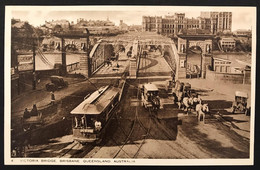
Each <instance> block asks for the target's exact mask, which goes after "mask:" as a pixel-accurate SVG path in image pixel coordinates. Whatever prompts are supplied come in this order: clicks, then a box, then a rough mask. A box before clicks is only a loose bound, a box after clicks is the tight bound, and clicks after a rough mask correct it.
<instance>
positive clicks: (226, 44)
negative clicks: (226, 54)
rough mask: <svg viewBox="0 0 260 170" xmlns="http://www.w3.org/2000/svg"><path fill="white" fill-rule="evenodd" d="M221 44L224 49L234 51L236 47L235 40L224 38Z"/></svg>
mask: <svg viewBox="0 0 260 170" xmlns="http://www.w3.org/2000/svg"><path fill="white" fill-rule="evenodd" d="M219 42H220V45H221V47H222V48H223V49H233V48H235V47H236V41H235V40H234V39H233V38H222V39H221V40H220V41H219Z"/></svg>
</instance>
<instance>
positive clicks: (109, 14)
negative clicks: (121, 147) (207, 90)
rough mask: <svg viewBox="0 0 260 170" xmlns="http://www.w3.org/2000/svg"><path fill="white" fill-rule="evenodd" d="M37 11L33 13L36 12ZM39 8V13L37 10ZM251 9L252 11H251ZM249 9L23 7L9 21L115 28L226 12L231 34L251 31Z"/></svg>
mask: <svg viewBox="0 0 260 170" xmlns="http://www.w3.org/2000/svg"><path fill="white" fill-rule="evenodd" d="M36 9H37V10H36ZM38 9H41V10H38ZM251 9H252V8H251ZM251 9H250V7H228V8H227V7H176V6H167V7H162V6H143V7H142V6H136V7H133V6H129V7H128V6H122V7H119V6H114V7H108V6H86V7H72V8H68V7H54V6H52V7H40V8H32V7H28V6H26V7H24V8H19V7H18V8H14V10H13V11H12V13H11V16H12V18H16V19H21V20H23V21H28V22H29V23H30V24H32V25H34V26H40V25H43V24H45V21H51V20H60V19H66V20H68V21H70V22H71V21H73V22H74V23H76V22H77V19H79V18H84V19H86V20H90V19H91V20H106V19H107V18H109V20H110V21H112V22H114V23H115V24H116V25H119V22H120V20H123V22H124V23H126V24H127V25H141V24H142V16H144V15H146V16H162V17H164V16H165V15H173V14H174V13H175V12H183V13H185V17H187V18H192V17H193V18H196V17H198V16H200V12H201V11H208V12H210V11H218V12H222V11H228V12H232V31H235V30H237V29H251V27H252V26H253V19H254V17H255V16H254V13H253V11H252V10H251Z"/></svg>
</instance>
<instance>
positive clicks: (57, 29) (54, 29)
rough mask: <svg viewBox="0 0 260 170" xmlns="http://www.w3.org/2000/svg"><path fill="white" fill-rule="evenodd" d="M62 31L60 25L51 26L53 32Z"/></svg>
mask: <svg viewBox="0 0 260 170" xmlns="http://www.w3.org/2000/svg"><path fill="white" fill-rule="evenodd" d="M62 31H63V29H62V27H61V25H55V26H54V27H53V32H54V33H60V32H62Z"/></svg>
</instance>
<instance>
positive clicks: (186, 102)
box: [182, 97, 193, 114]
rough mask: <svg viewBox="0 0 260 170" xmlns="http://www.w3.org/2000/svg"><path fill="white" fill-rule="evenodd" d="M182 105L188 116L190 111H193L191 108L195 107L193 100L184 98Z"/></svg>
mask: <svg viewBox="0 0 260 170" xmlns="http://www.w3.org/2000/svg"><path fill="white" fill-rule="evenodd" d="M182 105H183V106H184V111H185V110H186V109H187V114H188V112H189V110H190V111H191V107H192V105H193V98H192V97H184V98H183V100H182Z"/></svg>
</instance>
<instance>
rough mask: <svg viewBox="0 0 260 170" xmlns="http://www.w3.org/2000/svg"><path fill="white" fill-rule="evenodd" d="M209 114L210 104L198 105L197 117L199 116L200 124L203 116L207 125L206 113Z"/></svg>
mask: <svg viewBox="0 0 260 170" xmlns="http://www.w3.org/2000/svg"><path fill="white" fill-rule="evenodd" d="M208 112H209V106H208V104H203V105H202V104H197V105H196V115H197V116H198V121H199V122H200V117H201V115H202V118H203V123H205V117H206V114H205V113H208Z"/></svg>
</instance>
